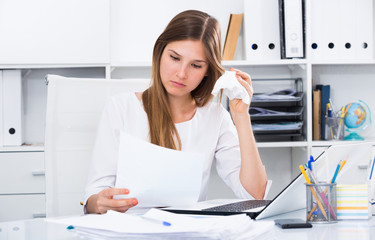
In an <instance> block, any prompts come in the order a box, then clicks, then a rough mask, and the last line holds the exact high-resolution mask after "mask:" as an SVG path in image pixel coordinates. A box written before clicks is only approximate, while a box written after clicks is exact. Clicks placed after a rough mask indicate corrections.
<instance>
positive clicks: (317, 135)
mask: <svg viewBox="0 0 375 240" xmlns="http://www.w3.org/2000/svg"><path fill="white" fill-rule="evenodd" d="M320 101H321V94H320V90H319V89H315V90H314V91H313V140H320V139H322V135H321V126H322V125H321V124H322V122H321V121H322V120H321V115H322V109H321V102H320Z"/></svg>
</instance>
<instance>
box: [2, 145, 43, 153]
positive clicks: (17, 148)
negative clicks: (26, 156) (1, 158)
mask: <svg viewBox="0 0 375 240" xmlns="http://www.w3.org/2000/svg"><path fill="white" fill-rule="evenodd" d="M0 152H44V145H42V144H40V145H22V146H14V147H0Z"/></svg>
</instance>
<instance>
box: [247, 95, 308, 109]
mask: <svg viewBox="0 0 375 240" xmlns="http://www.w3.org/2000/svg"><path fill="white" fill-rule="evenodd" d="M260 95H262V94H260V93H255V94H254V96H253V99H252V100H251V105H250V106H251V107H290V106H302V99H303V92H297V93H296V94H295V95H294V97H293V98H289V99H257V97H259V96H260Z"/></svg>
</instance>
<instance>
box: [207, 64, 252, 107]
mask: <svg viewBox="0 0 375 240" xmlns="http://www.w3.org/2000/svg"><path fill="white" fill-rule="evenodd" d="M220 89H224V90H223V94H224V95H226V96H227V97H228V98H229V99H230V100H232V99H235V98H237V99H242V101H243V102H244V103H246V104H250V96H249V93H248V92H247V91H246V88H245V87H244V86H242V85H241V83H239V82H238V80H237V78H236V72H234V71H225V73H224V74H223V75H222V76H221V77H220V78H219V79H218V80H217V81H216V84H215V86H214V89H213V90H212V94H213V95H214V96H216V95H217V94H218V93H219V92H220Z"/></svg>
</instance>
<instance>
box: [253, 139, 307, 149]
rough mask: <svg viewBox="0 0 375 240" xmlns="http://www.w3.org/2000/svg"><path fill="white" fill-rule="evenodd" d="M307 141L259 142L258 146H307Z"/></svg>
mask: <svg viewBox="0 0 375 240" xmlns="http://www.w3.org/2000/svg"><path fill="white" fill-rule="evenodd" d="M307 146H308V144H307V142H305V141H298V142H257V147H258V148H282V147H307Z"/></svg>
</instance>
